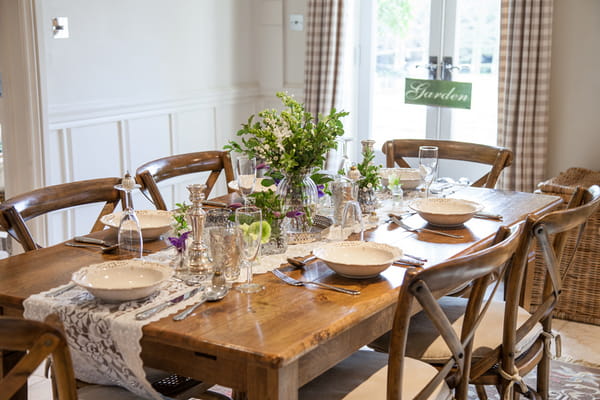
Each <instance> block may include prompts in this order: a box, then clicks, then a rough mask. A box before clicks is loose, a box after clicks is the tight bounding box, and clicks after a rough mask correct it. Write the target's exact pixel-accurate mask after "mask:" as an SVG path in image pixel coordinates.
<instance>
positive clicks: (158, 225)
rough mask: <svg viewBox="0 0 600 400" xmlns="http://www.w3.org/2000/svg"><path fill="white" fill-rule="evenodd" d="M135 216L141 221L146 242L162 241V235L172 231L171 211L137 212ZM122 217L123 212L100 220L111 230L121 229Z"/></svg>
mask: <svg viewBox="0 0 600 400" xmlns="http://www.w3.org/2000/svg"><path fill="white" fill-rule="evenodd" d="M135 214H136V215H137V217H138V220H139V221H140V228H142V237H143V238H144V240H157V239H160V237H161V235H163V234H165V233H167V232H168V231H169V230H170V229H171V222H172V219H171V216H172V213H171V211H165V210H136V212H135ZM122 215H123V211H118V212H115V213H112V214H107V215H105V216H103V217H102V218H100V222H102V223H103V224H104V225H106V226H108V227H110V228H113V229H119V223H120V222H121V216H122Z"/></svg>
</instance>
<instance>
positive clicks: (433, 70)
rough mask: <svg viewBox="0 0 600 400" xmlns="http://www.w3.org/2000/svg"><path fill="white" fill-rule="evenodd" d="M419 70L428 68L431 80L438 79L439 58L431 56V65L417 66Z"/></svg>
mask: <svg viewBox="0 0 600 400" xmlns="http://www.w3.org/2000/svg"><path fill="white" fill-rule="evenodd" d="M417 68H426V69H427V70H428V71H429V76H428V78H429V79H437V77H438V68H439V65H438V59H437V56H429V63H428V64H425V65H417Z"/></svg>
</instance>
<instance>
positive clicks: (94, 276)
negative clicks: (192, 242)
mask: <svg viewBox="0 0 600 400" xmlns="http://www.w3.org/2000/svg"><path fill="white" fill-rule="evenodd" d="M172 275H173V269H171V268H170V267H168V266H165V265H162V264H158V263H152V262H147V261H143V260H116V261H107V262H103V263H100V264H93V265H88V266H87V267H83V268H81V269H80V270H79V271H77V272H74V273H73V275H72V276H71V280H72V281H73V282H74V283H75V284H76V285H78V286H80V287H82V288H84V289H85V290H87V291H88V292H90V293H91V294H92V295H94V297H97V298H99V299H101V300H104V301H106V302H109V303H116V302H121V301H130V300H137V299H143V298H144V297H148V296H150V295H151V294H152V293H154V292H156V291H157V290H158V289H159V288H160V286H161V285H162V284H163V282H165V281H167V280H168V279H169V278H171V276H172Z"/></svg>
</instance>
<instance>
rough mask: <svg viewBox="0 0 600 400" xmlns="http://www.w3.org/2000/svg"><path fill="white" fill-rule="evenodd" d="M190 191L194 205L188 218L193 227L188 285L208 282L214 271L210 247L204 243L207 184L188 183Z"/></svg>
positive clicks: (189, 252)
mask: <svg viewBox="0 0 600 400" xmlns="http://www.w3.org/2000/svg"><path fill="white" fill-rule="evenodd" d="M187 189H188V190H189V192H190V201H191V202H192V205H191V207H190V209H189V210H188V218H189V220H190V225H191V227H192V244H191V245H190V247H189V249H188V263H189V264H188V268H189V269H188V278H187V279H186V283H187V284H188V285H197V284H200V283H204V282H207V281H208V280H209V279H210V275H211V273H212V263H211V261H210V258H209V257H208V249H207V248H206V246H205V245H204V241H203V237H202V236H203V234H204V221H205V220H206V212H205V211H204V210H203V209H202V201H203V200H204V190H206V185H204V184H193V185H188V186H187Z"/></svg>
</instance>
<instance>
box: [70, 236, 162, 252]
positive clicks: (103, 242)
mask: <svg viewBox="0 0 600 400" xmlns="http://www.w3.org/2000/svg"><path fill="white" fill-rule="evenodd" d="M73 240H74V241H76V242H81V243H90V244H98V245H100V246H106V247H110V248H115V247H116V246H118V244H117V243H110V242H107V241H106V240H102V239H96V238H93V237H88V236H75V237H74V238H73ZM67 245H69V244H68V243H67ZM69 246H71V245H69ZM75 247H77V246H75ZM142 253H152V250H148V249H142Z"/></svg>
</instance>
